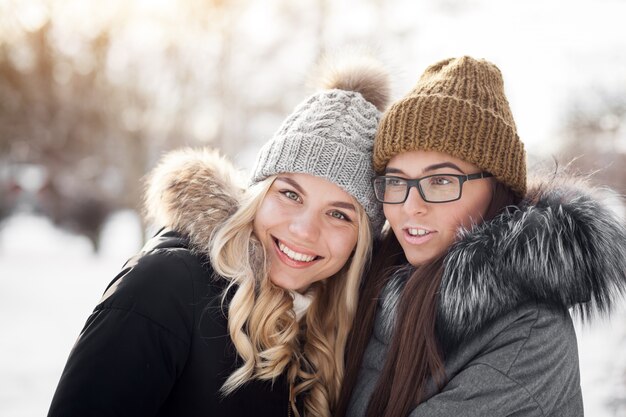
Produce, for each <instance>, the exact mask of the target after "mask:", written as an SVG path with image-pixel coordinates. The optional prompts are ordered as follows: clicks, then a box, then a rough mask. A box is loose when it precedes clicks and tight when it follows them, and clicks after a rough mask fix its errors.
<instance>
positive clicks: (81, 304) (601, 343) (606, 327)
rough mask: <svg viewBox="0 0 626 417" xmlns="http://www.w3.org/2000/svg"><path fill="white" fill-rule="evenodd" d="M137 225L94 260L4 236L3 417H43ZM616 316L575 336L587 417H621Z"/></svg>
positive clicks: (65, 237)
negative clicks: (615, 405)
mask: <svg viewBox="0 0 626 417" xmlns="http://www.w3.org/2000/svg"><path fill="white" fill-rule="evenodd" d="M137 221H138V220H137V218H136V217H135V216H134V215H133V214H130V213H120V214H118V215H116V216H114V217H113V218H112V219H111V221H110V222H109V223H108V226H107V228H106V229H105V231H104V232H103V238H102V241H101V242H102V252H101V254H100V255H97V256H96V255H94V254H93V253H92V252H91V247H90V244H89V242H88V240H87V239H85V238H82V237H77V236H73V235H70V234H67V233H65V232H62V231H59V230H58V229H55V228H54V227H53V226H52V225H51V224H50V223H49V222H48V221H47V220H45V219H42V218H40V217H35V216H32V215H28V214H21V215H17V216H14V217H12V218H11V219H9V221H8V222H7V223H6V224H5V225H4V227H3V228H2V229H0V334H1V335H2V336H1V340H0V416H3V417H31V416H32V417H35V416H44V415H46V413H47V410H48V406H49V404H50V401H51V399H52V395H53V394H54V390H55V388H56V384H57V382H58V379H59V377H60V375H61V371H62V370H63V366H64V364H65V361H66V359H67V356H68V354H69V352H70V349H71V347H72V344H73V343H74V340H75V339H76V337H77V336H78V334H79V332H80V330H81V328H82V326H83V324H84V322H85V320H86V319H87V316H88V315H89V313H90V312H91V311H92V309H93V307H94V306H95V305H96V303H97V302H98V300H99V299H100V295H101V294H102V292H103V291H104V289H105V287H106V285H107V284H108V283H109V281H110V280H111V279H112V278H113V277H114V276H115V275H116V274H117V272H118V271H119V269H120V267H121V266H122V264H123V263H124V262H125V260H126V258H128V257H130V256H131V255H133V254H134V253H135V252H136V251H137V249H138V248H139V247H140V241H141V238H140V232H139V227H138V223H137ZM616 313H617V314H615V315H614V316H613V320H612V321H611V323H608V322H599V323H597V324H595V325H593V326H580V325H577V328H576V330H577V333H578V334H579V352H580V362H581V378H582V387H583V394H584V400H585V410H586V415H587V416H592V417H615V416H617V414H614V413H612V412H611V410H610V409H609V408H608V407H607V406H606V403H607V402H608V401H609V399H610V397H611V395H616V394H617V393H618V391H617V390H618V389H623V387H624V385H619V383H618V381H620V378H623V376H624V370H626V350H625V349H624V345H625V342H626V340H625V337H626V308H624V307H623V306H622V308H621V309H620V311H619V312H616ZM620 386H621V388H618V387H620ZM622 416H623V414H622Z"/></svg>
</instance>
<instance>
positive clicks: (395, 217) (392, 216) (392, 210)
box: [383, 204, 402, 229]
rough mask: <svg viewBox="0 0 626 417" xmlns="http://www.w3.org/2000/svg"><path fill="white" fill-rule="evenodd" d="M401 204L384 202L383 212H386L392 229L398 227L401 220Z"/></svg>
mask: <svg viewBox="0 0 626 417" xmlns="http://www.w3.org/2000/svg"><path fill="white" fill-rule="evenodd" d="M401 207H402V205H401V204H383V213H384V214H385V218H386V219H387V221H388V222H389V225H390V226H391V228H392V229H395V228H396V225H397V224H398V222H399V221H400V217H399V216H400V213H399V211H400V208H401Z"/></svg>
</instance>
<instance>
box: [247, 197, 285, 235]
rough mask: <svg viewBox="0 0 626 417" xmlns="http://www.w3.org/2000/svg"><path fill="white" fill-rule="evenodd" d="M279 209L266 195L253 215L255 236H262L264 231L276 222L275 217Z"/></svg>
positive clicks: (276, 217)
mask: <svg viewBox="0 0 626 417" xmlns="http://www.w3.org/2000/svg"><path fill="white" fill-rule="evenodd" d="M278 210H279V207H278V204H276V203H275V202H274V201H273V199H272V198H270V197H266V198H265V199H264V200H263V202H262V203H261V205H260V206H259V209H258V210H257V212H256V215H255V216H254V223H253V226H254V233H255V234H256V235H257V237H259V238H262V237H263V236H264V235H265V231H266V230H267V229H268V228H270V227H272V225H273V224H274V223H276V219H278V218H280V216H277V212H278Z"/></svg>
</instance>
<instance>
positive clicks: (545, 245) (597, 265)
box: [437, 179, 626, 346]
mask: <svg viewBox="0 0 626 417" xmlns="http://www.w3.org/2000/svg"><path fill="white" fill-rule="evenodd" d="M444 266H445V272H444V275H443V278H442V283H441V290H440V293H439V305H438V319H437V325H438V332H439V335H440V337H441V338H442V340H441V341H442V343H443V345H444V346H457V345H458V344H459V343H460V342H462V341H463V340H464V339H466V338H468V337H471V336H472V335H473V334H474V333H475V332H477V331H478V330H480V328H481V327H483V326H484V325H485V324H487V323H489V322H490V321H492V320H494V319H495V318H497V317H499V316H500V315H502V314H504V313H506V312H507V311H509V310H511V309H513V308H515V307H516V306H518V305H519V304H521V303H523V302H528V301H536V302H539V303H545V304H548V305H550V306H552V307H554V308H558V309H562V310H564V311H565V310H566V309H568V308H572V307H573V308H574V310H575V312H577V313H579V314H580V315H581V316H582V318H583V319H586V318H589V317H590V316H591V315H592V314H595V313H600V314H601V313H607V312H608V311H609V310H610V307H611V303H612V301H613V300H614V297H615V296H617V295H618V294H624V293H626V228H625V225H624V220H623V219H621V218H619V217H618V216H617V215H616V214H615V213H613V212H612V211H611V210H610V209H609V208H608V206H607V205H606V204H605V203H603V200H602V198H601V197H600V196H599V193H598V191H597V190H593V189H590V188H588V187H586V186H585V185H584V184H582V183H580V182H576V181H573V180H571V179H570V180H564V179H552V180H550V181H543V182H538V183H536V184H535V185H534V186H532V187H531V188H530V191H529V193H528V195H527V196H526V198H525V199H524V200H523V201H522V204H521V205H520V207H519V209H517V208H516V209H512V210H509V211H508V212H507V213H505V214H503V215H501V216H499V217H498V218H496V219H494V220H493V221H490V222H485V223H483V224H481V225H479V226H476V227H474V228H473V229H472V230H464V231H462V232H461V238H460V240H459V241H458V242H457V243H456V244H455V245H454V246H453V247H452V248H451V250H450V252H449V254H448V256H447V257H446V259H445V263H444Z"/></svg>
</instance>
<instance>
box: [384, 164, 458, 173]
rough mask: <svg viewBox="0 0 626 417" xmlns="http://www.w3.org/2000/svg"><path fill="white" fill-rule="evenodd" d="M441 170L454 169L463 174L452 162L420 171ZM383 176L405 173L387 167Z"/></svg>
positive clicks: (434, 165)
mask: <svg viewBox="0 0 626 417" xmlns="http://www.w3.org/2000/svg"><path fill="white" fill-rule="evenodd" d="M441 168H452V169H456V170H457V171H459V172H461V173H463V174H465V171H463V170H462V169H461V168H459V167H458V166H457V165H456V164H453V163H452V162H442V163H440V164H433V165H429V166H427V167H426V168H424V169H423V170H422V172H428V171H434V170H436V169H441ZM385 174H402V175H406V173H405V172H404V171H402V170H401V169H398V168H392V167H387V168H386V169H385Z"/></svg>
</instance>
